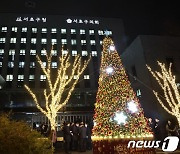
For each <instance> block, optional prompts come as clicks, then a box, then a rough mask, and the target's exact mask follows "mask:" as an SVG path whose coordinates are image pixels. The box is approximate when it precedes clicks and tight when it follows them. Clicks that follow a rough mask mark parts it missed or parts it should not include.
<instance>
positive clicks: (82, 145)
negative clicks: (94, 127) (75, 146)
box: [79, 122, 87, 152]
mask: <svg viewBox="0 0 180 154" xmlns="http://www.w3.org/2000/svg"><path fill="white" fill-rule="evenodd" d="M86 131H87V129H86V127H85V126H84V123H83V122H81V123H80V128H79V148H80V149H79V150H80V152H85V151H86Z"/></svg>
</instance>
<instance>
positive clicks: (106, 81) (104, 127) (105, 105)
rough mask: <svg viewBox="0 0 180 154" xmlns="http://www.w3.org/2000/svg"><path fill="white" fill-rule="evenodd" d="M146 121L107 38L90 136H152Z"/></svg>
mask: <svg viewBox="0 0 180 154" xmlns="http://www.w3.org/2000/svg"><path fill="white" fill-rule="evenodd" d="M152 136H153V135H152V132H151V129H150V127H149V126H148V120H147V118H145V117H144V113H143V109H142V108H141V107H140V103H139V100H138V98H137V97H136V94H135V93H134V91H133V89H132V87H131V85H130V82H129V80H128V76H127V75H126V72H125V69H124V67H123V64H122V62H121V59H120V57H119V55H118V53H117V51H116V49H115V46H114V43H113V41H112V39H111V38H110V37H105V38H104V40H103V52H102V57H101V66H100V77H99V88H98V92H97V96H96V104H95V114H94V127H93V138H97V139H98V138H129V137H135V138H136V137H152Z"/></svg>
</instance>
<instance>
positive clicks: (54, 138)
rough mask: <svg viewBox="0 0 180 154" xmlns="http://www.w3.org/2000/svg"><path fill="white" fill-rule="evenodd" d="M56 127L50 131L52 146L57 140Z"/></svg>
mask: <svg viewBox="0 0 180 154" xmlns="http://www.w3.org/2000/svg"><path fill="white" fill-rule="evenodd" d="M56 129H57V128H56V127H55V129H54V130H52V131H51V135H52V136H51V141H52V146H53V147H54V148H55V145H56V142H57V131H56Z"/></svg>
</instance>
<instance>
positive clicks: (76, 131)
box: [71, 123, 79, 150]
mask: <svg viewBox="0 0 180 154" xmlns="http://www.w3.org/2000/svg"><path fill="white" fill-rule="evenodd" d="M71 129H72V150H78V135H79V124H78V123H76V124H74V123H73V125H72V127H71Z"/></svg>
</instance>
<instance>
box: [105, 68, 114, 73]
mask: <svg viewBox="0 0 180 154" xmlns="http://www.w3.org/2000/svg"><path fill="white" fill-rule="evenodd" d="M113 71H114V70H113V68H112V67H107V68H106V73H108V74H111V73H112V72H113Z"/></svg>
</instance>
